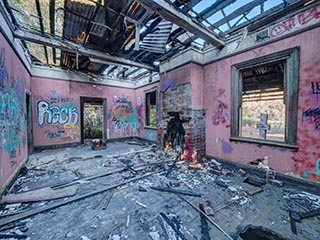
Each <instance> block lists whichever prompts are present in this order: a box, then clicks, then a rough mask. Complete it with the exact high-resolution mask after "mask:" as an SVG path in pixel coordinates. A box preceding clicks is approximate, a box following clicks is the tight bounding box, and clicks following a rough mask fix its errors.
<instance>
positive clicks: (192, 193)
mask: <svg viewBox="0 0 320 240" xmlns="http://www.w3.org/2000/svg"><path fill="white" fill-rule="evenodd" d="M150 188H151V189H153V190H157V191H162V192H171V193H177V194H182V195H188V196H193V197H202V195H201V194H199V193H194V192H191V191H187V190H179V189H172V188H169V187H150Z"/></svg>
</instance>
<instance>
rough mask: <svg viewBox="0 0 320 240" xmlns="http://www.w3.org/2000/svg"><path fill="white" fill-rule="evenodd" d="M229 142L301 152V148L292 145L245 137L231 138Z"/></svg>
mask: <svg viewBox="0 0 320 240" xmlns="http://www.w3.org/2000/svg"><path fill="white" fill-rule="evenodd" d="M229 140H230V141H234V142H246V143H254V144H260V145H267V146H273V147H279V148H287V149H290V150H294V151H298V150H299V147H298V146H297V145H291V144H287V143H282V142H277V141H271V140H269V141H265V140H260V139H253V138H245V137H230V138H229Z"/></svg>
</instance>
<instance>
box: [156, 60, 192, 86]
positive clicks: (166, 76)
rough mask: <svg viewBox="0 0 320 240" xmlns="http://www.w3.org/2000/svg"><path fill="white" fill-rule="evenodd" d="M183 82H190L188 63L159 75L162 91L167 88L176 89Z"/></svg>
mask: <svg viewBox="0 0 320 240" xmlns="http://www.w3.org/2000/svg"><path fill="white" fill-rule="evenodd" d="M185 83H191V67H190V65H189V64H187V65H184V66H181V67H179V68H176V69H174V70H170V71H168V72H165V73H162V74H161V75H160V90H161V91H162V92H164V91H166V90H167V89H168V88H171V89H176V87H177V86H179V85H182V84H185Z"/></svg>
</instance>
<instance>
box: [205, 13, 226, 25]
mask: <svg viewBox="0 0 320 240" xmlns="http://www.w3.org/2000/svg"><path fill="white" fill-rule="evenodd" d="M222 18H223V15H222V13H221V11H219V12H216V13H215V14H213V15H212V16H210V17H209V18H207V20H208V22H210V23H211V24H213V23H215V22H217V21H219V20H220V19H222Z"/></svg>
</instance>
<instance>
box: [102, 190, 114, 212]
mask: <svg viewBox="0 0 320 240" xmlns="http://www.w3.org/2000/svg"><path fill="white" fill-rule="evenodd" d="M114 191H115V188H114V189H112V190H111V192H110V193H109V195H108V198H107V199H106V201H105V202H104V204H103V206H102V209H103V210H105V209H107V207H108V205H109V203H110V201H111V198H112V196H113V193H114Z"/></svg>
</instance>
